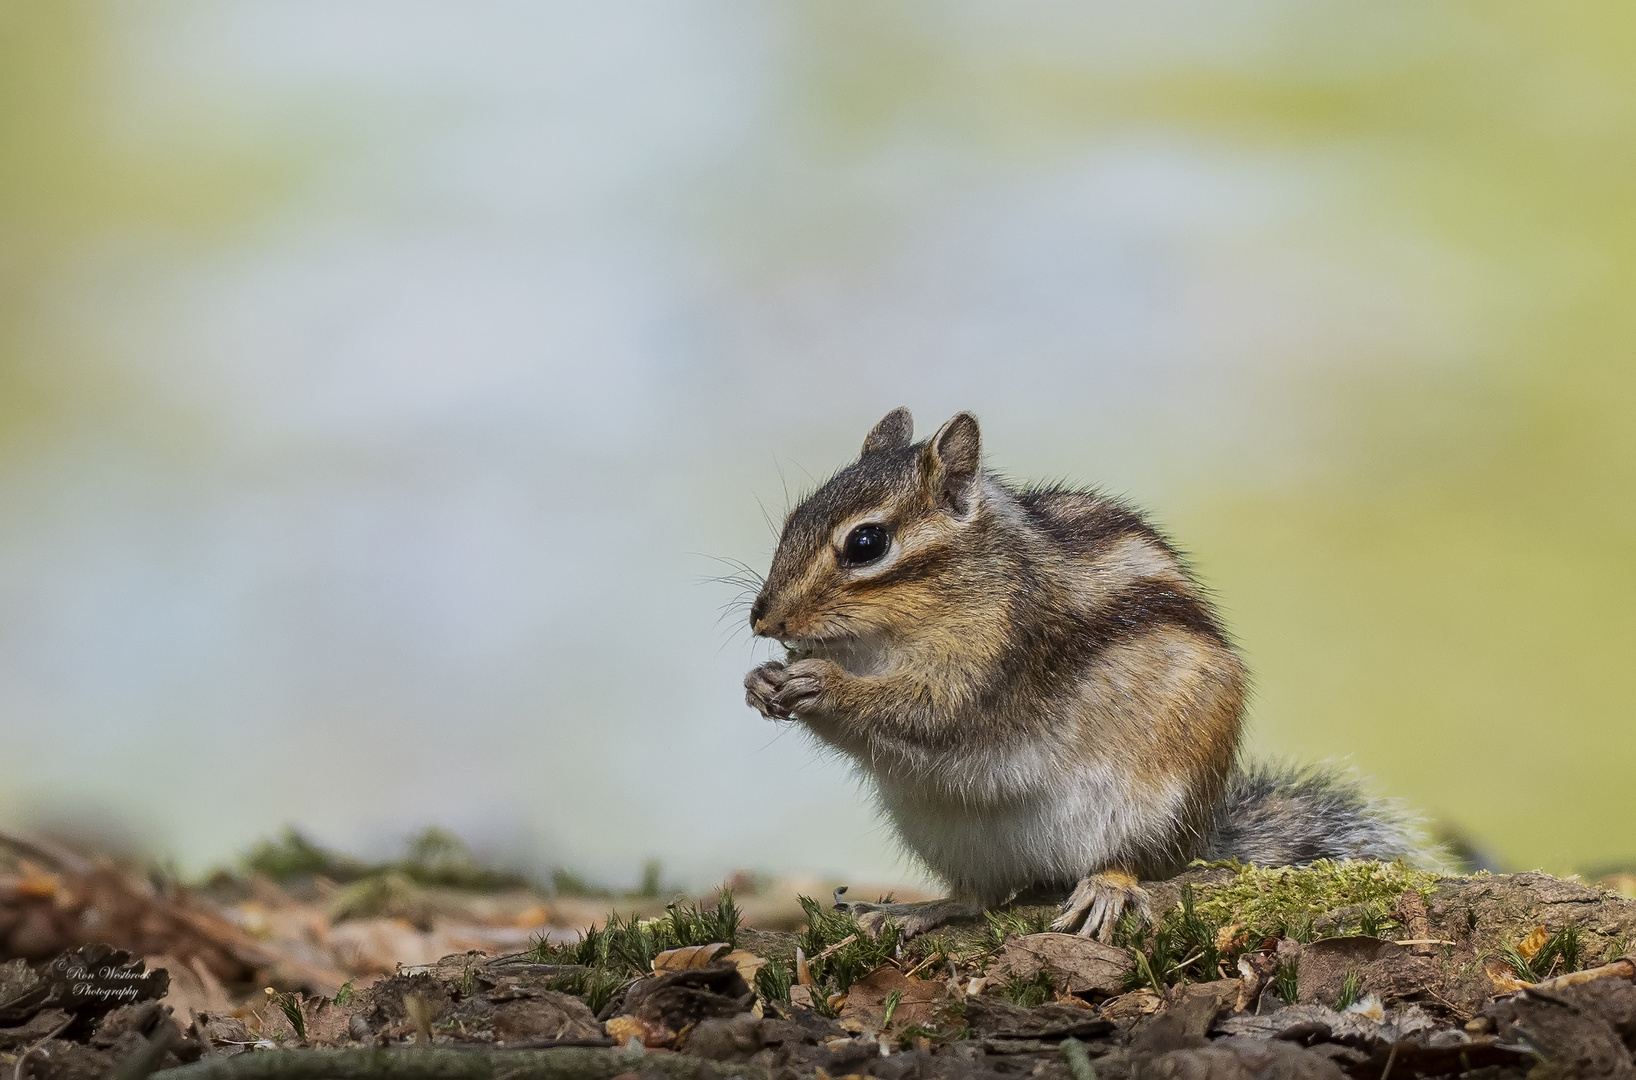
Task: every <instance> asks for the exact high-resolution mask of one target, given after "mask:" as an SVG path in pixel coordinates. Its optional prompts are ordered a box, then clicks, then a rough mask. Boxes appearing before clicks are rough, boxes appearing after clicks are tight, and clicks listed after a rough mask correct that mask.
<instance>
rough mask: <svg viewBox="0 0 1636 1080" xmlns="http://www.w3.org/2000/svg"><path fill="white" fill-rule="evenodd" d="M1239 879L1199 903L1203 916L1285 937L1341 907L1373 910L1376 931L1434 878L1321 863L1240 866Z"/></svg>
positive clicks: (1409, 870) (1397, 869)
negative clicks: (1407, 896)
mask: <svg viewBox="0 0 1636 1080" xmlns="http://www.w3.org/2000/svg"><path fill="white" fill-rule="evenodd" d="M1234 869H1235V871H1236V876H1235V877H1234V879H1233V880H1232V881H1231V882H1228V883H1227V884H1225V885H1221V886H1218V887H1214V888H1212V889H1211V890H1210V892H1209V894H1208V895H1207V896H1204V897H1203V898H1201V899H1200V900H1198V901H1197V904H1196V911H1197V914H1198V917H1199V918H1201V919H1203V920H1205V921H1206V922H1212V923H1214V924H1216V925H1218V926H1226V925H1228V924H1229V923H1235V922H1236V923H1242V924H1243V925H1244V926H1245V927H1246V928H1247V929H1248V930H1249V932H1250V935H1251V936H1252V937H1253V936H1255V935H1256V934H1258V933H1259V934H1261V935H1263V936H1279V937H1281V936H1284V935H1286V934H1289V932H1290V931H1291V930H1294V929H1297V928H1301V927H1302V926H1303V923H1304V924H1305V925H1307V926H1310V925H1311V923H1312V920H1314V919H1315V918H1317V917H1318V916H1319V915H1322V914H1324V913H1325V912H1329V911H1334V910H1335V909H1336V908H1343V907H1352V906H1358V907H1361V908H1364V909H1365V910H1368V911H1370V912H1371V914H1372V917H1371V918H1370V920H1369V921H1370V922H1371V924H1372V926H1373V928H1374V929H1376V930H1377V931H1378V930H1379V929H1380V928H1381V926H1382V925H1384V919H1383V917H1382V913H1384V912H1385V911H1387V910H1390V909H1391V908H1393V907H1395V906H1396V905H1397V900H1398V897H1400V896H1402V895H1403V893H1404V892H1406V891H1408V890H1409V889H1416V890H1418V891H1419V892H1420V893H1421V894H1422V895H1423V896H1429V895H1431V891H1432V888H1433V886H1434V884H1435V879H1434V877H1433V875H1431V874H1428V873H1425V872H1424V871H1421V870H1416V869H1414V868H1413V867H1410V866H1406V865H1404V864H1403V863H1377V862H1359V861H1355V860H1350V859H1349V860H1343V861H1339V862H1335V861H1331V860H1328V859H1320V860H1319V861H1317V862H1315V863H1312V864H1310V865H1308V866H1275V867H1259V866H1242V865H1241V866H1236V867H1234Z"/></svg>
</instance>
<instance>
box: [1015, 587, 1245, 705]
mask: <svg viewBox="0 0 1636 1080" xmlns="http://www.w3.org/2000/svg"><path fill="white" fill-rule="evenodd" d="M1020 595H1022V596H1029V595H1031V592H1030V590H1029V589H1027V588H1024V589H1023V590H1021V594H1020ZM1034 595H1037V594H1034ZM1016 615H1017V617H1016V618H1015V620H1014V625H1015V626H1016V628H1017V633H1016V634H1015V636H1014V637H1013V639H1012V641H1011V642H1009V643H1008V647H1007V648H1006V650H1005V652H1004V654H1003V655H1002V656H1001V658H1000V664H999V668H998V670H997V671H996V672H995V678H994V681H993V682H992V683H990V684H989V685H988V686H987V687H986V689H985V691H984V694H983V697H984V698H985V699H986V703H991V704H992V706H993V707H996V708H998V707H999V706H1001V704H1002V703H1003V702H1006V701H1008V700H1015V697H1016V694H1017V692H1018V689H1019V688H1020V687H1022V686H1026V687H1028V689H1029V691H1031V693H1030V694H1029V696H1030V697H1046V696H1050V695H1052V694H1053V693H1054V692H1055V691H1057V690H1058V689H1060V688H1062V687H1064V686H1069V685H1077V684H1078V683H1079V682H1080V681H1081V679H1082V674H1083V672H1084V670H1085V669H1086V668H1087V667H1088V666H1090V665H1091V664H1092V663H1094V662H1095V661H1096V660H1097V658H1098V657H1100V656H1101V654H1102V653H1103V652H1105V651H1106V650H1107V649H1109V648H1110V647H1112V646H1114V645H1118V644H1120V643H1122V642H1126V641H1132V640H1135V639H1137V638H1140V637H1142V636H1143V635H1144V634H1147V633H1151V632H1153V631H1155V630H1158V629H1160V628H1163V627H1176V628H1179V629H1183V630H1187V631H1189V632H1191V633H1195V634H1198V635H1199V636H1201V637H1204V638H1207V639H1209V640H1210V641H1211V642H1213V643H1215V644H1218V645H1221V646H1222V647H1224V648H1225V647H1227V640H1226V637H1225V636H1224V635H1223V634H1222V632H1221V628H1220V627H1219V626H1217V624H1216V620H1215V617H1214V616H1213V615H1212V614H1211V612H1210V609H1209V606H1208V605H1207V604H1205V603H1204V602H1203V601H1201V600H1199V599H1198V598H1196V597H1193V596H1189V595H1187V594H1186V593H1183V592H1180V591H1178V590H1177V589H1175V588H1174V587H1172V586H1169V585H1166V584H1163V583H1160V582H1155V581H1139V582H1136V583H1134V584H1133V585H1131V586H1129V587H1127V588H1125V589H1122V590H1120V591H1119V592H1118V593H1115V594H1114V596H1113V597H1112V598H1111V599H1110V600H1109V602H1108V603H1106V604H1105V605H1103V606H1102V607H1101V608H1100V609H1098V610H1097V611H1095V612H1092V613H1089V614H1085V613H1080V612H1075V611H1061V610H1051V609H1042V608H1037V607H1036V608H1034V609H1031V610H1027V611H1021V612H1017V613H1016Z"/></svg>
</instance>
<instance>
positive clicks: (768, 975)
mask: <svg viewBox="0 0 1636 1080" xmlns="http://www.w3.org/2000/svg"><path fill="white" fill-rule="evenodd" d="M794 982H795V973H794V972H792V971H791V970H790V969H789V968H787V967H785V966H784V965H783V964H782V963H780V962H779V961H777V960H768V961H767V962H766V963H765V964H763V965H762V967H761V970H760V971H758V972H756V993H758V994H760V995H761V996H762V997H764V998H766V999H767V1000H768V1001H783V1002H788V1001H789V1000H790V986H791V985H792V984H793V983H794Z"/></svg>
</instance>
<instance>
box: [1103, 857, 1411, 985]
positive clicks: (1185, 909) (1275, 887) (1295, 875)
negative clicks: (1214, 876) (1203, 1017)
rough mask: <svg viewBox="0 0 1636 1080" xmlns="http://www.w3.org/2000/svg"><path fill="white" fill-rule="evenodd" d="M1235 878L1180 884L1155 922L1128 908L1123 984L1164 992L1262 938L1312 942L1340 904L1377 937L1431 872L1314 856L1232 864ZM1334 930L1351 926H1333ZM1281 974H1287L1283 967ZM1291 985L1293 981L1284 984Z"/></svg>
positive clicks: (1209, 973)
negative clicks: (1298, 863) (1127, 967)
mask: <svg viewBox="0 0 1636 1080" xmlns="http://www.w3.org/2000/svg"><path fill="white" fill-rule="evenodd" d="M1232 869H1233V870H1234V877H1233V880H1232V881H1229V882H1227V883H1225V884H1223V885H1220V886H1213V887H1211V888H1210V889H1209V890H1208V891H1207V892H1206V891H1204V890H1198V891H1195V889H1194V887H1193V886H1192V885H1191V884H1188V885H1184V886H1183V887H1182V891H1181V901H1180V903H1178V904H1177V905H1176V906H1175V907H1174V908H1172V909H1171V910H1169V911H1167V912H1165V913H1164V914H1163V915H1162V916H1161V917H1160V918H1159V920H1158V922H1157V923H1149V922H1146V921H1143V920H1141V919H1138V918H1137V917H1135V916H1134V915H1131V914H1127V915H1126V916H1125V917H1124V918H1122V919H1121V920H1120V921H1119V924H1118V926H1117V927H1116V928H1115V931H1114V941H1115V943H1117V944H1119V945H1123V946H1124V947H1125V948H1128V949H1130V950H1131V951H1132V952H1133V953H1134V954H1135V963H1134V965H1133V966H1132V969H1131V972H1130V974H1129V975H1128V976H1127V977H1126V984H1127V988H1128V989H1133V990H1134V989H1136V988H1138V987H1145V988H1147V989H1150V990H1152V991H1154V992H1155V993H1163V992H1164V989H1165V988H1166V987H1167V986H1172V985H1174V984H1175V983H1178V982H1208V981H1210V980H1212V979H1216V978H1220V977H1221V975H1222V974H1223V973H1224V972H1226V971H1228V970H1229V969H1230V968H1231V967H1232V961H1233V960H1234V958H1235V957H1236V956H1238V955H1240V954H1242V953H1244V952H1245V951H1250V950H1256V949H1259V948H1261V947H1262V944H1263V943H1264V942H1266V941H1268V940H1269V939H1276V938H1282V937H1288V938H1291V939H1293V940H1295V941H1302V942H1306V941H1312V940H1314V939H1315V938H1317V937H1319V936H1320V931H1319V929H1318V926H1319V923H1318V919H1319V916H1322V915H1324V914H1326V913H1330V912H1334V911H1336V910H1338V909H1342V908H1346V909H1350V910H1353V911H1355V912H1356V913H1357V916H1356V924H1355V925H1356V926H1357V929H1358V932H1361V933H1365V934H1369V935H1370V936H1377V935H1379V934H1381V933H1383V932H1384V931H1385V930H1386V929H1387V928H1388V926H1390V925H1391V924H1392V920H1391V917H1390V916H1389V915H1388V914H1387V912H1389V911H1390V910H1392V909H1394V908H1395V907H1396V905H1397V901H1398V898H1399V897H1400V896H1402V894H1403V893H1404V892H1405V891H1407V890H1409V889H1416V890H1419V891H1420V892H1421V893H1422V894H1429V893H1430V892H1431V889H1432V885H1433V878H1432V875H1430V874H1426V873H1423V872H1421V871H1418V870H1414V869H1412V868H1410V867H1407V866H1404V865H1402V864H1399V863H1373V862H1352V861H1345V862H1330V861H1327V860H1326V861H1320V862H1316V863H1312V864H1311V865H1309V866H1302V867H1271V868H1261V867H1254V866H1242V865H1237V864H1232ZM1336 925H1337V926H1338V927H1339V929H1340V932H1341V933H1346V932H1347V931H1348V930H1349V929H1350V924H1345V925H1342V924H1336ZM1284 977H1285V979H1286V981H1288V980H1289V979H1293V978H1294V975H1293V974H1292V973H1286V974H1285V976H1284ZM1291 985H1293V984H1291Z"/></svg>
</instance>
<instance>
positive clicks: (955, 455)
mask: <svg viewBox="0 0 1636 1080" xmlns="http://www.w3.org/2000/svg"><path fill="white" fill-rule="evenodd" d="M982 456H983V441H982V435H981V434H980V433H979V432H978V430H977V418H976V417H975V416H973V415H971V413H969V412H963V413H957V414H955V417H954V419H952V420H950V421H949V422H948V423H946V424H944V425H943V426H942V427H940V428H938V429H937V434H936V435H933V436H932V441H931V442H929V443H927V444H926V450H925V453H924V454H923V455H922V456H921V459H920V469H921V476H922V479H923V480H924V481H925V482H926V486H927V488H928V489H929V492H930V494H931V497H932V501H933V502H934V503H935V504H936V505H937V506H938V507H939V508H941V509H944V510H947V511H949V512H950V513H952V514H954V515H955V516H956V517H964V516H965V515H966V513H967V511H969V510H970V509H971V506H972V502H973V500H974V499H975V498H976V497H977V491H978V488H979V486H980V484H981V482H982V480H981V477H982Z"/></svg>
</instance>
